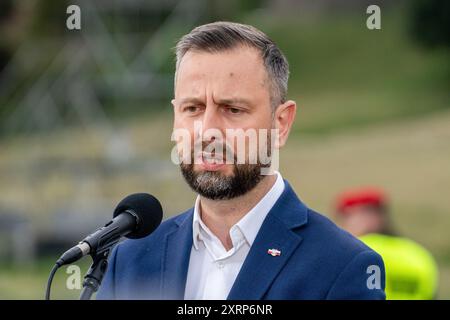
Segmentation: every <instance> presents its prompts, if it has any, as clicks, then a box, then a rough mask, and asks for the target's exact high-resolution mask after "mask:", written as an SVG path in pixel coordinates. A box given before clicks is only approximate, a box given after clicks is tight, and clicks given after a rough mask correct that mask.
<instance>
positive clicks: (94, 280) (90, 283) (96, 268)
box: [80, 250, 109, 300]
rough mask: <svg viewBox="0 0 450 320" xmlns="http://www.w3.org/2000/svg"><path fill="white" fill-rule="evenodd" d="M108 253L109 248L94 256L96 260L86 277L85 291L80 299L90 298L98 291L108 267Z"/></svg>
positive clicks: (84, 282)
mask: <svg viewBox="0 0 450 320" xmlns="http://www.w3.org/2000/svg"><path fill="white" fill-rule="evenodd" d="M108 255H109V250H108V251H107V252H103V253H102V254H100V255H99V256H94V257H92V258H93V261H94V262H93V263H92V265H91V267H90V268H89V270H88V272H87V273H86V276H85V277H84V281H83V291H82V292H81V295H80V300H90V299H91V297H92V295H93V294H94V293H95V292H97V290H98V288H99V287H100V284H101V283H102V279H103V276H104V275H105V272H106V269H107V268H108Z"/></svg>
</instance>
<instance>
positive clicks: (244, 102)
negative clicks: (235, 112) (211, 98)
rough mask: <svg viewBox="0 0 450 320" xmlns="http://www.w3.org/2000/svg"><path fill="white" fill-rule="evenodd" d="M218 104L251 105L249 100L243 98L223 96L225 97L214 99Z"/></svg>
mask: <svg viewBox="0 0 450 320" xmlns="http://www.w3.org/2000/svg"><path fill="white" fill-rule="evenodd" d="M216 103H218V104H222V105H224V104H225V105H226V104H229V105H245V106H251V102H250V100H247V99H245V98H225V99H218V100H217V101H216Z"/></svg>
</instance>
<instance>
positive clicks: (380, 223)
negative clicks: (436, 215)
mask: <svg viewBox="0 0 450 320" xmlns="http://www.w3.org/2000/svg"><path fill="white" fill-rule="evenodd" d="M336 220H337V221H338V223H339V224H340V226H341V227H343V228H344V229H346V230H347V231H349V232H350V233H352V234H353V235H354V236H356V237H358V238H359V239H360V240H362V241H363V242H364V243H365V244H367V245H368V246H369V247H371V248H372V249H374V250H375V251H377V252H378V253H379V254H380V255H381V256H382V257H383V260H384V263H385V267H386V298H387V299H390V300H413V299H420V300H428V299H434V298H435V297H436V291H437V278H438V269H437V265H436V263H435V260H434V258H433V256H432V255H431V253H430V252H429V251H428V250H427V249H425V248H424V247H422V246H421V245H419V244H418V243H416V242H414V241H413V240H411V239H407V238H404V237H400V236H398V235H396V233H395V232H394V231H393V226H392V223H391V220H390V212H389V204H388V199H387V196H386V194H385V192H384V191H383V190H381V189H379V188H372V187H370V188H358V189H352V190H347V191H344V192H342V193H341V194H340V195H339V196H338V198H337V203H336Z"/></svg>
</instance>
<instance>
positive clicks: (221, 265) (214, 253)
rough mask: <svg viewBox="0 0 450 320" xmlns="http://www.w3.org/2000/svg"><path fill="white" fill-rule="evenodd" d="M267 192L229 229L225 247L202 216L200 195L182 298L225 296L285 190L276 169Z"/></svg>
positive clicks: (219, 298) (196, 298)
mask: <svg viewBox="0 0 450 320" xmlns="http://www.w3.org/2000/svg"><path fill="white" fill-rule="evenodd" d="M276 174H277V179H276V181H275V184H274V185H273V186H272V188H271V189H270V190H269V192H268V193H267V194H266V195H265V196H264V197H263V198H262V199H261V200H260V201H259V202H258V203H257V204H256V205H255V206H254V207H253V208H252V209H251V210H250V211H249V212H248V213H247V214H246V215H244V217H242V219H241V220H239V222H237V223H236V224H235V225H233V226H232V227H231V229H230V238H231V241H232V243H233V247H232V248H231V249H230V250H229V251H227V250H226V249H225V247H224V246H223V245H222V243H221V242H220V240H219V239H218V238H217V237H216V236H215V235H214V234H213V233H212V232H211V231H210V230H209V229H208V227H207V226H206V225H205V224H204V223H203V221H202V220H201V214H200V196H198V197H197V200H196V201H195V207H194V219H193V224H192V231H193V245H192V249H191V256H190V260H189V269H188V275H187V281H186V289H185V292H184V298H185V299H187V300H208V299H216V300H225V299H226V298H227V296H228V293H229V292H230V290H231V287H232V286H233V283H234V281H235V280H236V277H237V275H238V273H239V270H240V269H241V267H242V264H243V263H244V260H245V258H246V257H247V254H248V252H249V251H250V247H251V246H252V244H253V242H254V240H255V238H256V235H257V234H258V231H259V229H260V228H261V225H262V223H263V221H264V219H265V218H266V216H267V214H268V213H269V211H270V209H272V207H273V205H274V204H275V202H276V201H277V200H278V198H279V197H280V195H281V194H282V193H283V190H284V181H283V178H282V177H281V174H280V173H279V172H276Z"/></svg>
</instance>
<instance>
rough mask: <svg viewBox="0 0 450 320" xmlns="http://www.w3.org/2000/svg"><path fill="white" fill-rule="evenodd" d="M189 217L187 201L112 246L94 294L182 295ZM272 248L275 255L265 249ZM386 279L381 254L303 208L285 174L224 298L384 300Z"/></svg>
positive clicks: (133, 296)
mask: <svg viewBox="0 0 450 320" xmlns="http://www.w3.org/2000/svg"><path fill="white" fill-rule="evenodd" d="M192 219H193V209H192V208H191V209H189V210H188V211H186V212H184V213H182V214H180V215H178V216H176V217H174V218H171V219H168V220H166V221H165V222H163V223H162V224H161V225H160V226H159V227H158V229H157V230H156V231H155V232H153V233H152V234H151V235H150V236H148V237H146V238H143V239H138V240H125V241H124V242H122V243H120V244H119V245H117V246H116V247H115V248H114V250H113V252H112V253H111V256H110V258H109V267H108V270H107V273H106V275H105V278H104V280H103V284H102V286H101V287H100V290H99V292H98V294H97V299H183V297H184V289H185V285H186V278H187V272H188V266H189V257H190V252H191V248H192ZM272 248H275V249H278V250H280V251H281V255H279V256H275V257H274V256H272V255H270V254H268V253H267V250H268V249H272ZM371 266H372V267H371ZM373 266H375V267H373ZM384 286H385V274H384V264H383V261H382V259H381V257H380V256H379V255H378V254H377V253H376V252H374V251H373V250H371V249H370V248H369V247H367V246H366V245H364V244H363V243H362V242H361V241H359V240H357V239H356V238H354V237H353V236H352V235H350V234H349V233H347V232H346V231H344V230H342V229H340V228H338V227H337V226H336V225H335V224H333V223H332V222H331V221H330V220H329V219H327V218H326V217H324V216H322V215H320V214H318V213H316V212H314V211H312V210H311V209H309V208H307V207H306V206H305V205H304V204H303V203H302V202H301V201H300V200H299V199H298V198H297V196H296V194H295V192H294V191H293V190H292V188H291V187H290V185H289V184H288V183H287V181H285V190H284V192H283V193H282V195H281V196H280V198H279V199H278V201H277V202H276V203H275V205H274V206H273V208H272V209H271V210H270V212H269V213H268V215H267V217H266V219H265V220H264V222H263V224H262V226H261V229H260V230H259V233H258V235H257V237H256V239H255V241H254V243H253V245H252V247H251V249H250V251H249V253H248V255H247V258H246V259H245V261H244V263H243V265H242V268H241V270H240V272H239V274H238V276H237V278H236V281H235V282H234V284H233V287H232V288H231V291H230V293H229V295H228V299H232V300H237V299H384V298H385V294H384Z"/></svg>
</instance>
